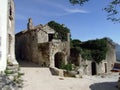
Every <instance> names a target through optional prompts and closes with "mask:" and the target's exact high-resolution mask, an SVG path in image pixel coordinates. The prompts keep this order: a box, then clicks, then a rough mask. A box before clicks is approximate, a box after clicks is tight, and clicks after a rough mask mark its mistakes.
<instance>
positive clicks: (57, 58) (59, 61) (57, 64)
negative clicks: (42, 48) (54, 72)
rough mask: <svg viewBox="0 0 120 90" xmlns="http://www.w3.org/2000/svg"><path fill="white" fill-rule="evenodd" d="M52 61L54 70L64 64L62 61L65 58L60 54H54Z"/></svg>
mask: <svg viewBox="0 0 120 90" xmlns="http://www.w3.org/2000/svg"><path fill="white" fill-rule="evenodd" d="M54 59H55V67H56V68H61V65H62V64H64V63H65V61H64V60H65V56H64V54H63V53H61V52H58V53H56V54H55V56H54Z"/></svg>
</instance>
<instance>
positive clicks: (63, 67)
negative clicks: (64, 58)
mask: <svg viewBox="0 0 120 90" xmlns="http://www.w3.org/2000/svg"><path fill="white" fill-rule="evenodd" d="M60 69H65V70H67V71H71V70H72V64H66V65H65V64H64V63H61V66H60Z"/></svg>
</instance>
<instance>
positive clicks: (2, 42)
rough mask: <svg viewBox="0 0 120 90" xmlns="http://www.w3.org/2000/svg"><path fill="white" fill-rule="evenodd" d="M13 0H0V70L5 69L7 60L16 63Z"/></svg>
mask: <svg viewBox="0 0 120 90" xmlns="http://www.w3.org/2000/svg"><path fill="white" fill-rule="evenodd" d="M14 9H15V8H14V0H1V2H0V32H1V33H0V71H3V70H5V69H6V66H7V61H8V62H10V63H11V64H18V63H17V62H16V59H15V47H14V46H15V33H14V24H15V23H14V22H15V18H14V16H15V12H14V11H15V10H14Z"/></svg>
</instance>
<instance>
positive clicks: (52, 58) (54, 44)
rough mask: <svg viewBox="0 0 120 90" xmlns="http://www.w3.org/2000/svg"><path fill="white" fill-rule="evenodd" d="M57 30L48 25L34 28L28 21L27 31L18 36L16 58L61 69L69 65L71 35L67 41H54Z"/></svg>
mask: <svg viewBox="0 0 120 90" xmlns="http://www.w3.org/2000/svg"><path fill="white" fill-rule="evenodd" d="M54 34H55V30H53V29H51V28H50V27H49V26H48V25H47V24H46V25H41V24H40V25H37V26H33V22H32V19H31V18H30V19H29V20H28V24H27V30H24V31H21V32H19V33H17V34H16V36H15V38H16V58H17V59H18V60H26V61H32V62H34V63H37V64H39V65H40V66H45V67H57V68H59V67H60V63H61V62H64V63H65V64H66V63H67V60H68V59H69V53H70V41H69V34H68V40H67V41H64V42H63V41H61V40H60V39H54V38H53V37H54Z"/></svg>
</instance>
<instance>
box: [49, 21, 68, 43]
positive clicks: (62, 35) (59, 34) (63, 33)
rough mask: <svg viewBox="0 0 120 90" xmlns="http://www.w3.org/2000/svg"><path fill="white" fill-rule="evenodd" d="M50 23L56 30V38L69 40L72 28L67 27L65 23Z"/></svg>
mask: <svg viewBox="0 0 120 90" xmlns="http://www.w3.org/2000/svg"><path fill="white" fill-rule="evenodd" d="M48 25H49V26H50V27H51V28H52V29H54V30H55V31H56V32H55V35H54V38H55V39H61V40H62V41H67V33H70V30H69V29H68V28H67V27H65V26H64V24H59V23H57V22H55V21H50V22H48Z"/></svg>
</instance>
